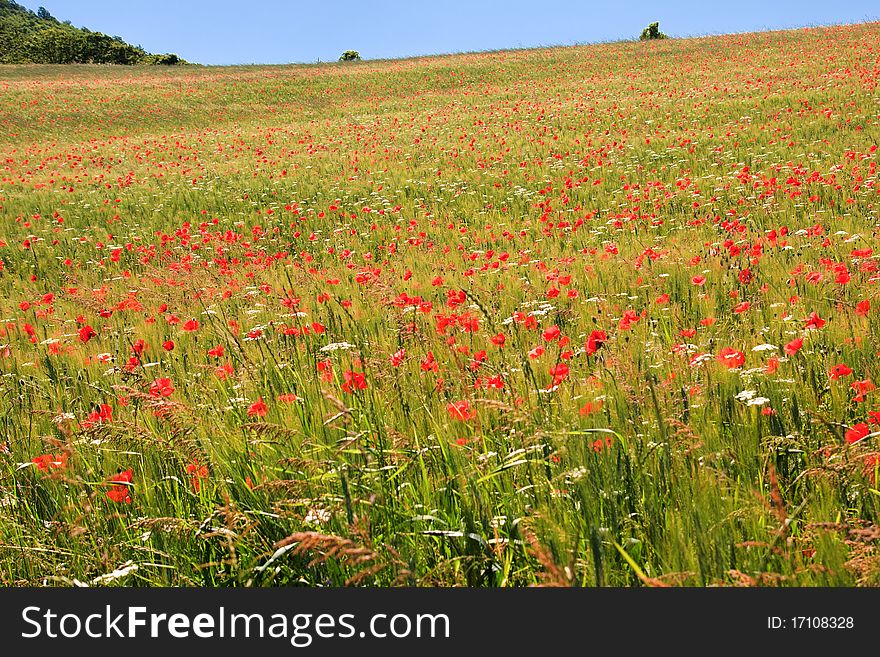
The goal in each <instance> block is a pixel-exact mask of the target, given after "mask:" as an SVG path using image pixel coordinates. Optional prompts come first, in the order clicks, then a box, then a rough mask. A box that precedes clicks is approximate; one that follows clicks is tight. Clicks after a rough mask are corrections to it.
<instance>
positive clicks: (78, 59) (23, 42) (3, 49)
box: [0, 0, 185, 64]
mask: <svg viewBox="0 0 880 657" xmlns="http://www.w3.org/2000/svg"><path fill="white" fill-rule="evenodd" d="M180 63H185V62H184V61H183V60H182V59H180V58H179V57H178V56H177V55H173V54H166V55H152V54H150V53H148V52H146V51H145V50H144V49H143V48H141V47H139V46H132V45H130V44H128V43H126V42H125V41H123V40H122V39H121V38H120V37H115V36H114V37H111V36H108V35H106V34H102V33H101V32H92V31H91V30H88V29H86V28H84V27H83V28H78V27H73V26H72V25H71V24H70V23H68V22H60V21H58V20H57V19H56V18H54V17H53V16H51V15H50V14H49V12H48V11H46V10H45V9H44V8H42V7H41V8H40V9H39V10H38V11H37V12H33V11H30V10H29V9H27V8H25V7H22V6H21V5H19V4H18V3H16V2H15V1H14V0H0V64H180Z"/></svg>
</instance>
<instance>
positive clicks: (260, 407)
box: [247, 397, 269, 417]
mask: <svg viewBox="0 0 880 657" xmlns="http://www.w3.org/2000/svg"><path fill="white" fill-rule="evenodd" d="M268 412H269V407H268V406H266V402H264V401H263V398H262V397H259V398H258V399H257V401H255V402H254V403H253V404H251V405H250V406H248V410H247V414H248V417H264V416H265V415H266V413H268Z"/></svg>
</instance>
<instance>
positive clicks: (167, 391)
mask: <svg viewBox="0 0 880 657" xmlns="http://www.w3.org/2000/svg"><path fill="white" fill-rule="evenodd" d="M150 394H151V395H153V397H170V396H171V395H173V394H174V386H173V385H171V379H169V378H161V379H156V380H155V381H153V382H152V383H151V384H150Z"/></svg>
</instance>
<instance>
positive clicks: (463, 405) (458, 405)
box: [446, 399, 477, 422]
mask: <svg viewBox="0 0 880 657" xmlns="http://www.w3.org/2000/svg"><path fill="white" fill-rule="evenodd" d="M446 412H447V413H449V417H451V418H452V419H453V420H459V421H461V422H467V421H468V420H473V419H474V418H475V417H476V416H477V412H476V411H475V410H473V409H472V408H471V404H470V402H469V401H468V400H467V399H462V400H461V401H457V402H453V403H451V404H446Z"/></svg>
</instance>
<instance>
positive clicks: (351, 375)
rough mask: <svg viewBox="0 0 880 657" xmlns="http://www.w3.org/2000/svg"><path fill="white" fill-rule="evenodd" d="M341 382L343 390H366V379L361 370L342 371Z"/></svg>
mask: <svg viewBox="0 0 880 657" xmlns="http://www.w3.org/2000/svg"><path fill="white" fill-rule="evenodd" d="M342 378H343V383H342V389H343V390H344V391H345V392H354V391H355V390H366V388H367V380H366V378H364V373H363V372H354V371H352V370H348V371H347V372H343V373H342Z"/></svg>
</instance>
